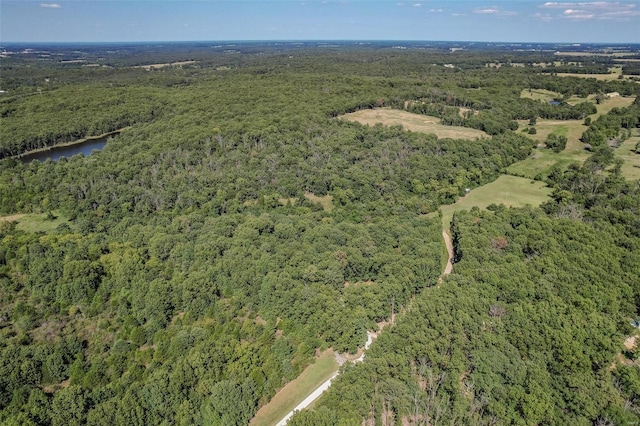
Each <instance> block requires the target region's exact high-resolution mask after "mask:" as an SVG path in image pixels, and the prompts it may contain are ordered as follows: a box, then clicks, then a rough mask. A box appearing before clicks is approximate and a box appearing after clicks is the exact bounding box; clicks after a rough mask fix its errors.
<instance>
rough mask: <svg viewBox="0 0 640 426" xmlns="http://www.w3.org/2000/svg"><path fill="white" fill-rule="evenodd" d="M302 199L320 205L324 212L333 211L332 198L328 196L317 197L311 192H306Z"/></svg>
mask: <svg viewBox="0 0 640 426" xmlns="http://www.w3.org/2000/svg"><path fill="white" fill-rule="evenodd" d="M304 197H305V198H306V199H307V200H309V201H311V202H312V203H316V204H320V205H321V206H322V208H323V209H324V211H326V212H331V211H332V210H333V197H332V196H331V195H329V194H327V195H325V196H322V197H319V196H317V195H315V194H313V193H312V192H307V193H305V194H304Z"/></svg>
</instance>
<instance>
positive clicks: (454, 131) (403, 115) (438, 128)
mask: <svg viewBox="0 0 640 426" xmlns="http://www.w3.org/2000/svg"><path fill="white" fill-rule="evenodd" d="M339 118H343V119H345V120H349V121H356V122H358V123H361V124H366V125H368V126H372V125H375V124H378V123H379V124H382V125H384V126H396V125H400V126H402V128H403V129H405V130H410V131H412V132H420V133H433V134H435V135H436V136H438V138H451V139H476V138H485V137H489V135H487V134H486V133H485V132H483V131H480V130H476V129H469V128H467V127H460V126H444V125H442V124H440V119H439V118H437V117H432V116H429V115H422V114H413V113H411V112H406V111H400V110H396V109H389V108H376V109H364V110H360V111H356V112H352V113H350V114H345V115H342V116H340V117H339Z"/></svg>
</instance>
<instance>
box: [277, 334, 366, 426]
mask: <svg viewBox="0 0 640 426" xmlns="http://www.w3.org/2000/svg"><path fill="white" fill-rule="evenodd" d="M371 343H373V334H372V333H371V332H370V331H367V343H365V344H364V350H363V351H362V355H360V357H358V358H357V359H355V360H353V362H354V363H356V362H361V361H363V360H364V355H365V353H366V351H367V349H369V346H371ZM338 374H340V371H338V372H336V373H335V374H334V375H333V376H331V377H330V378H329V379H328V380H327V381H326V382H324V383H322V384H321V385H320V386H318V387H317V388H316V390H314V391H313V392H311V394H310V395H309V396H307V397H306V398H305V399H304V401H302V402H301V403H300V404H298V405H296V407H295V408H294V409H293V410H291V411H289V413H288V414H287V415H286V416H285V417H284V418H283V419H282V420H280V421H279V422H278V423H277V424H276V426H285V425H286V424H287V422H288V421H289V419H290V418H291V416H293V413H295V412H296V411H300V410H302V409H304V408H307V407H308V406H309V405H311V403H312V402H313V401H315V400H316V399H318V398H319V397H320V395H322V393H323V392H324V391H326V390H327V389H329V387H330V386H331V382H332V381H333V379H335V378H336V377H337V376H338Z"/></svg>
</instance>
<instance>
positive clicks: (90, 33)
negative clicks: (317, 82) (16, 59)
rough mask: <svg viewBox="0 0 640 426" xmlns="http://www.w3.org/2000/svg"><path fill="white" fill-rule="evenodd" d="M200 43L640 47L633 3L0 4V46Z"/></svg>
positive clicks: (102, 0)
mask: <svg viewBox="0 0 640 426" xmlns="http://www.w3.org/2000/svg"><path fill="white" fill-rule="evenodd" d="M200 40H206V41H231V40H233V41H239V40H428V41H449V40H455V41H487V42H554V43H565V42H566V43H640V0H636V1H580V2H572V1H557V2H555V1H554V2H549V1H532V0H494V1H485V0H472V1H470V0H460V1H457V0H448V1H442V0H411V1H404V0H344V1H343V0H263V1H259V0H195V1H193V0H189V1H178V0H137V1H127V0H59V1H57V0H42V1H32V0H0V44H1V43H9V42H125V41H200Z"/></svg>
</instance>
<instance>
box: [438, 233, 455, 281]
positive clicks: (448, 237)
mask: <svg viewBox="0 0 640 426" xmlns="http://www.w3.org/2000/svg"><path fill="white" fill-rule="evenodd" d="M442 238H444V244H445V245H446V246H447V253H448V254H449V258H448V259H447V265H446V266H445V267H444V271H443V272H442V275H443V276H444V275H449V274H450V273H451V271H453V241H452V240H451V235H449V232H448V231H447V230H446V229H443V230H442ZM440 279H442V278H440Z"/></svg>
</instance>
